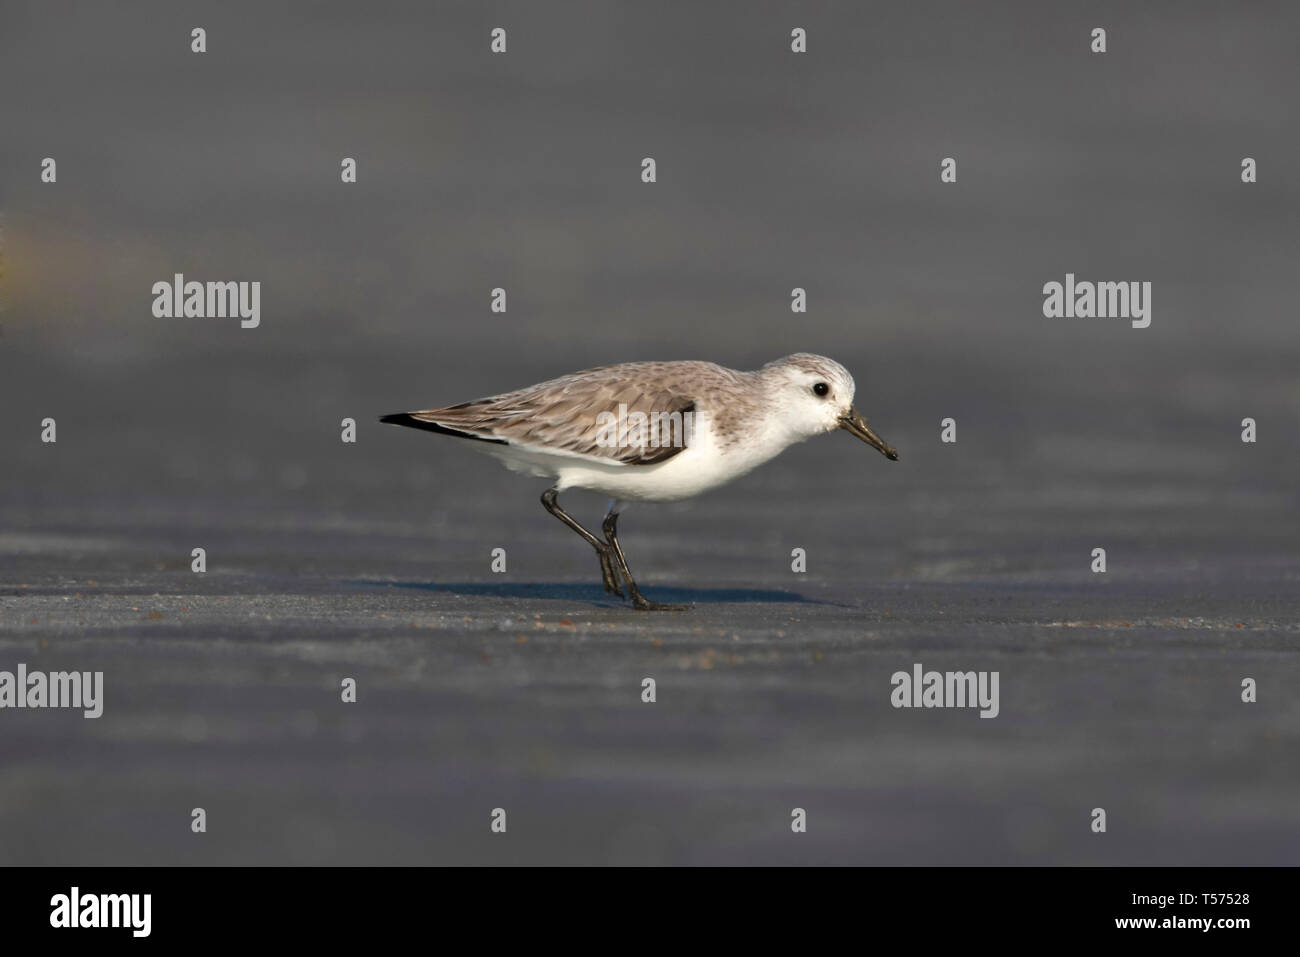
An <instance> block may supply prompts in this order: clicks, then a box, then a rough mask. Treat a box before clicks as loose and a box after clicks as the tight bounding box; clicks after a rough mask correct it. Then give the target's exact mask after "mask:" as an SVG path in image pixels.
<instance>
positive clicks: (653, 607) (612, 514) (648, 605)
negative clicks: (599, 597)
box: [601, 505, 690, 611]
mask: <svg viewBox="0 0 1300 957" xmlns="http://www.w3.org/2000/svg"><path fill="white" fill-rule="evenodd" d="M601 528H603V529H604V531H605V541H607V542H608V543H609V544H610V545H611V546H612V547H613V549H614V558H615V560H616V561H617V562H618V568H619V571H621V572H622V573H623V578H624V579H626V580H627V592H628V595H629V596H630V597H631V599H632V607H633V608H635V609H636V610H637V611H685V610H686V609H688V608H689V607H690V605H665V604H664V603H663V602H657V601H651V600H650V599H648V598H646V597H645V595H642V594H641V589H639V588H637V587H636V582H635V581H634V580H633V578H632V570H631V569H630V568H628V567H627V556H626V555H624V554H623V546H622V545H620V544H619V543H618V512H616V511H614V506H613V505H611V506H610V508H609V512H607V513H606V515H605V522H604V524H603V525H602V526H601Z"/></svg>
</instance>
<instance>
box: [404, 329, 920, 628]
mask: <svg viewBox="0 0 1300 957" xmlns="http://www.w3.org/2000/svg"><path fill="white" fill-rule="evenodd" d="M853 393H854V384H853V377H852V376H851V375H849V373H848V371H847V370H846V369H845V368H844V367H843V366H842V365H840V364H839V363H838V362H834V361H832V360H830V359H827V358H825V357H823V356H815V355H811V354H810V353H806V352H800V353H796V354H795V355H792V356H786V357H785V358H784V359H777V360H776V361H775V362H769V363H768V364H767V365H765V366H763V368H761V369H758V370H756V371H754V372H737V371H736V370H734V369H727V368H724V367H722V366H719V365H714V364H713V363H712V362H625V363H623V364H621V365H613V366H601V367H600V368H598V369H588V370H587V371H585V372H575V373H573V374H572V375H566V376H561V377H560V378H558V379H551V380H550V381H549V382H542V383H539V384H538V385H533V386H528V387H527V388H524V389H518V390H516V391H514V392H506V393H503V394H501V395H494V396H489V397H488V398H486V399H475V400H474V401H473V402H462V403H461V404H460V405H452V406H448V407H447V408H445V409H426V410H424V411H421V412H399V413H397V414H395V415H386V416H384V417H383V418H382V419H380V420H379V421H381V422H388V423H391V424H393V425H404V426H408V427H410V428H415V429H425V430H426V431H429V432H440V433H442V434H443V435H454V436H457V437H458V438H464V439H474V440H476V441H475V447H476V448H479V449H481V450H482V451H484V452H488V453H489V454H492V455H495V456H496V457H497V458H499V459H501V460H502V461H503V462H504V463H505V464H506V466H507V467H509V468H511V469H513V470H514V471H516V472H526V473H529V474H531V475H537V476H542V477H545V478H553V479H555V480H556V481H555V484H554V485H552V486H551V487H550V488H549V489H547V490H546V492H545V493H543V495H542V504H543V505H545V506H546V510H547V511H548V512H550V513H551V514H552V515H554V516H555V517H556V518H558V519H559V520H560V521H561V522H563V523H564V524H565V525H567V526H569V528H571V529H573V530H574V531H575V532H577V533H578V534H579V535H581V536H582V538H583V540H584V541H585V542H586V543H587V544H588V545H590V546H591V547H592V548H594V549H595V550H596V555H597V556H598V557H599V558H600V573H601V578H602V579H603V580H604V584H605V591H607V592H609V593H610V594H614V595H618V596H619V597H623V589H622V587H621V585H620V582H619V576H620V575H621V576H622V580H623V581H624V582H626V583H627V592H628V594H627V597H629V598H631V600H632V607H634V608H636V609H637V610H639V611H649V610H660V609H662V610H674V611H679V610H682V609H684V608H685V607H688V606H684V605H665V604H660V603H659V602H653V601H650V600H649V599H647V598H646V597H645V596H644V595H642V594H641V590H640V589H639V588H637V586H636V582H635V581H634V580H633V578H632V572H631V571H630V570H629V569H628V566H627V558H626V557H625V556H624V554H623V547H622V546H621V545H620V544H619V541H618V516H619V512H620V511H622V508H623V506H624V504H625V503H627V502H673V501H678V500H680V499H684V498H690V497H691V496H693V495H698V494H700V493H701V492H706V491H708V490H709V489H713V488H717V487H718V486H719V485H723V484H725V483H726V482H730V481H731V480H732V479H734V478H738V477H739V476H741V475H744V474H745V473H747V472H749V471H751V470H752V469H754V468H756V467H757V466H759V465H762V464H763V463H764V462H766V461H767V460H768V459H771V458H773V457H775V456H776V455H778V454H780V453H781V452H782V451H784V450H785V449H787V448H789V447H790V446H791V445H793V444H794V443H796V442H802V441H803V440H804V439H807V438H810V437H812V436H814V435H819V434H821V433H822V432H830V431H833V430H835V429H844V430H845V431H847V432H850V433H852V434H853V435H856V436H857V437H858V438H860V439H861V440H862V441H864V442H866V443H867V444H868V445H870V446H871V447H872V448H875V449H877V450H879V451H880V452H881V453H882V454H883V455H884V456H885V457H886V458H889V459H893V460H897V458H898V453H897V452H895V451H894V450H893V449H892V448H891V447H890V446H889V445H887V444H886V443H885V441H884V440H883V439H882V438H880V436H878V435H876V433H874V432H872V431H871V429H870V427H868V425H867V421H866V419H864V418H863V417H862V414H861V413H860V412H858V410H857V409H855V408H854V407H853ZM570 488H585V489H590V490H592V491H595V492H602V493H604V494H606V495H609V496H611V497H612V498H613V501H611V502H610V505H609V510H608V512H606V514H605V520H604V523H603V524H602V526H601V530H602V531H603V532H604V538H600V537H597V536H596V535H594V534H593V533H592V532H590V531H588V530H587V529H586V528H584V527H583V526H582V525H580V524H578V522H577V521H576V520H575V519H574V518H573V517H572V516H571V515H569V513H568V512H566V511H565V510H564V509H562V508H561V507H560V503H559V500H558V499H559V494H560V493H561V492H563V491H564V490H565V489H570Z"/></svg>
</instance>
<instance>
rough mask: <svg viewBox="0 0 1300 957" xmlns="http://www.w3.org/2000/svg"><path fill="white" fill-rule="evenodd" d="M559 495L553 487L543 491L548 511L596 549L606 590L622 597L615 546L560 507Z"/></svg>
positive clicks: (543, 498) (544, 502) (543, 499)
mask: <svg viewBox="0 0 1300 957" xmlns="http://www.w3.org/2000/svg"><path fill="white" fill-rule="evenodd" d="M559 497H560V493H559V492H558V491H556V490H555V489H553V488H548V489H547V490H546V491H545V492H543V493H542V504H543V505H545V506H546V510H547V511H548V512H550V513H551V514H552V515H554V516H555V517H556V518H558V519H559V520H560V521H561V522H563V523H564V524H565V525H568V526H569V528H571V529H573V530H574V531H575V532H577V533H578V534H579V535H581V536H582V538H583V540H584V541H586V543H587V544H588V545H590V546H591V547H592V548H594V549H595V550H596V555H597V556H599V558H600V577H601V580H602V582H603V583H604V585H605V591H607V592H609V593H610V594H611V595H617V596H618V597H619V598H622V597H623V589H622V588H621V587H619V584H618V573H617V572H616V571H615V570H614V561H615V556H614V552H615V547H613V546H611V545H610V544H609V543H608V542H602V541H601V540H600V539H599V538H597V537H596V536H595V535H593V534H591V532H589V531H587V530H586V529H585V528H583V527H582V526H581V525H579V524H578V521H577V520H576V519H575V518H574V517H573V516H572V515H570V514H569V513H568V512H566V511H565V510H564V509H562V508H560V503H559V501H558V499H559ZM628 581H629V582H631V579H630V578H629V579H628ZM632 587H633V588H635V587H636V586H635V585H633V586H632Z"/></svg>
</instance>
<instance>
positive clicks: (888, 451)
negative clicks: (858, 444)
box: [840, 406, 898, 462]
mask: <svg viewBox="0 0 1300 957" xmlns="http://www.w3.org/2000/svg"><path fill="white" fill-rule="evenodd" d="M840 428H841V429H843V430H844V431H845V432H851V433H853V434H854V435H856V436H857V437H858V438H860V439H861V440H862V441H863V442H866V443H867V445H869V446H871V447H872V448H873V449H875V450H876V451H878V452H879V453H880V454H881V455H883V456H884V457H885V458H887V459H889V460H890V461H891V462H897V461H898V453H897V452H895V451H894V449H893V448H892V447H891V446H890V445H888V444H887V443H886V442H885V440H884V439H882V438H881V437H880V436H878V435H876V433H875V432H872V431H871V426H869V425H867V420H866V419H864V418H863V417H862V413H861V412H859V411H858V410H857V409H855V408H853V407H852V406H850V407H849V411H847V412H845V413H844V414H843V415H842V416H840Z"/></svg>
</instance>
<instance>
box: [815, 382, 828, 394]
mask: <svg viewBox="0 0 1300 957" xmlns="http://www.w3.org/2000/svg"><path fill="white" fill-rule="evenodd" d="M830 391H831V387H830V386H828V385H827V384H826V383H825V382H818V383H817V384H816V385H815V386H813V395H826V394H827V393H828V392H830Z"/></svg>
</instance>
